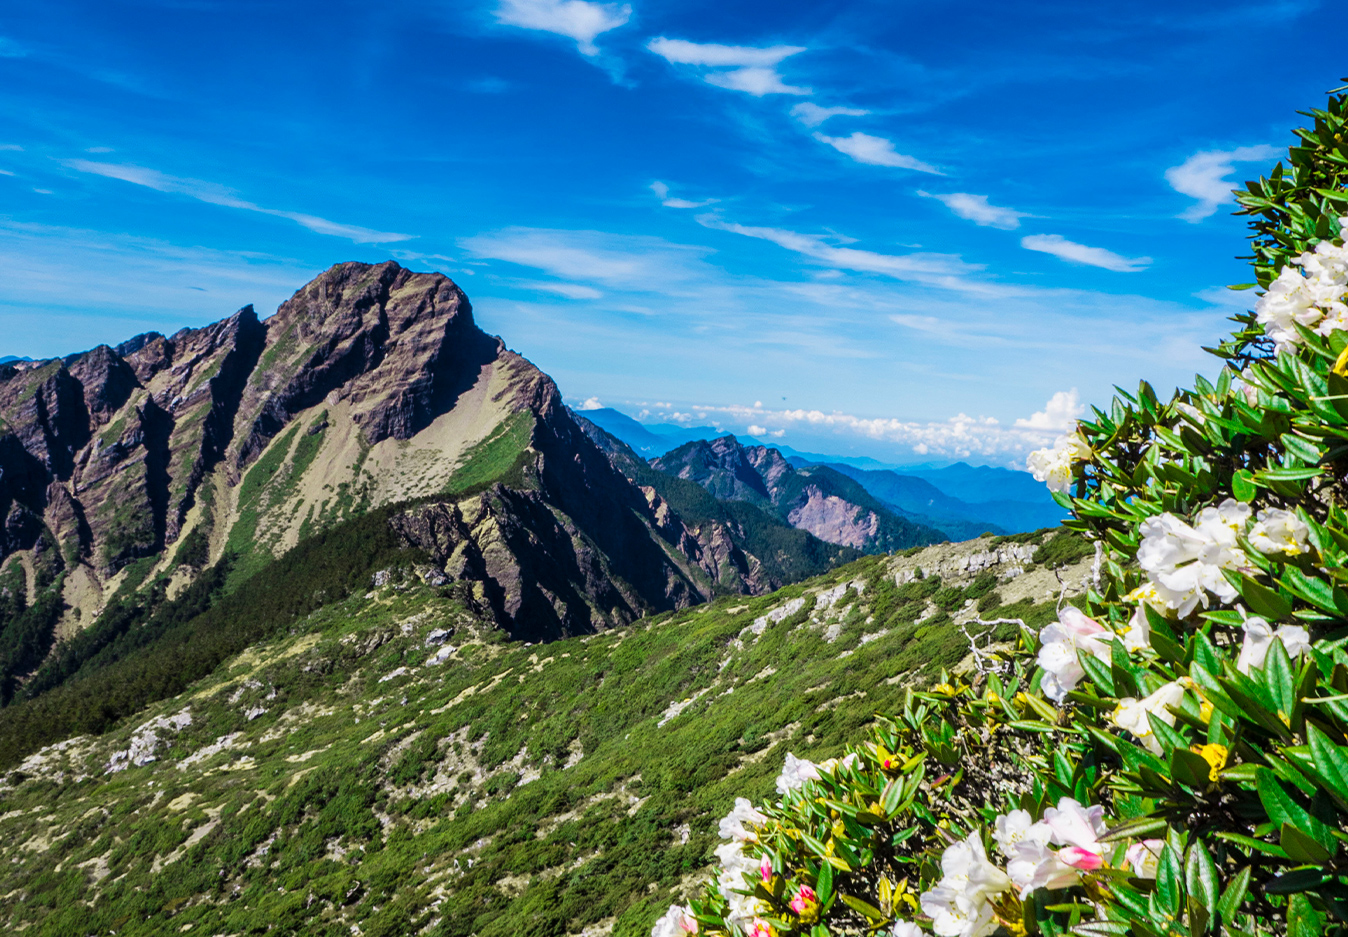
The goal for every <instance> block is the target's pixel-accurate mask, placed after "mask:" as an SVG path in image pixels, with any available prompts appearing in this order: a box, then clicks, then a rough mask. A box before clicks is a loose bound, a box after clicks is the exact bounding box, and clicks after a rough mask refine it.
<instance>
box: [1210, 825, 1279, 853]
mask: <svg viewBox="0 0 1348 937" xmlns="http://www.w3.org/2000/svg"><path fill="white" fill-rule="evenodd" d="M1213 835H1214V836H1216V837H1217V838H1218V839H1221V840H1225V841H1226V842H1228V843H1235V844H1236V845H1237V846H1244V847H1245V848H1246V849H1253V850H1254V851H1255V852H1262V853H1263V854H1264V855H1266V856H1277V857H1278V858H1279V859H1286V858H1287V853H1286V852H1284V851H1283V848H1282V847H1281V846H1275V845H1273V844H1272V843H1266V842H1264V841H1263V840H1262V839H1255V838H1254V837H1253V836H1245V835H1243V834H1241V833H1227V832H1225V831H1223V832H1220V833H1214V834H1213Z"/></svg>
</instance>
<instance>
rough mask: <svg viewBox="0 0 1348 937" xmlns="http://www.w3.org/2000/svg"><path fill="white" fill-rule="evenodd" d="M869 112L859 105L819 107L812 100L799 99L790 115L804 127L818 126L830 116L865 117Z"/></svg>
mask: <svg viewBox="0 0 1348 937" xmlns="http://www.w3.org/2000/svg"><path fill="white" fill-rule="evenodd" d="M869 113H870V111H868V110H865V109H864V108H860V107H820V106H819V105H818V104H815V103H814V102H813V101H801V102H800V103H799V104H797V105H796V106H795V107H793V108H791V116H792V117H794V118H796V120H798V121H800V122H801V123H802V124H804V125H805V126H806V127H818V126H819V125H820V124H822V123H823V122H824V121H826V120H828V119H829V118H832V117H865V116H866V115H867V114H869Z"/></svg>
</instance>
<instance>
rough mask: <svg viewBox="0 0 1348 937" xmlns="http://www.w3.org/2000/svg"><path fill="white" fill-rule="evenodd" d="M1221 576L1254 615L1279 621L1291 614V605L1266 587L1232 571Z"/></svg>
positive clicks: (1223, 571) (1224, 571)
mask: <svg viewBox="0 0 1348 937" xmlns="http://www.w3.org/2000/svg"><path fill="white" fill-rule="evenodd" d="M1222 575H1224V576H1225V577H1226V580H1227V581H1228V582H1229V583H1231V585H1232V586H1233V587H1234V588H1235V590H1236V591H1237V592H1239V593H1240V596H1241V598H1243V599H1244V600H1245V602H1246V603H1247V604H1248V605H1249V606H1250V611H1252V612H1254V613H1255V614H1256V615H1262V616H1264V617H1265V618H1267V619H1269V620H1270V621H1279V620H1281V619H1284V618H1286V617H1288V616H1289V615H1291V614H1292V606H1291V604H1290V603H1289V602H1288V601H1287V600H1286V599H1284V598H1283V597H1282V596H1281V595H1279V594H1278V593H1277V592H1274V591H1273V590H1272V589H1270V588H1269V587H1268V586H1265V585H1262V584H1261V583H1258V582H1255V581H1254V580H1253V579H1251V578H1250V577H1249V576H1246V575H1244V574H1242V573H1238V572H1236V571H1235V570H1232V569H1224V570H1222Z"/></svg>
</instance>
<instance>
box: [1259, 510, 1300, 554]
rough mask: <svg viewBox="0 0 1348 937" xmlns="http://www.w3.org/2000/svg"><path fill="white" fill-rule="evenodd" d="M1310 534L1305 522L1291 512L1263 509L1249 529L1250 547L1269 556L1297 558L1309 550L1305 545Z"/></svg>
mask: <svg viewBox="0 0 1348 937" xmlns="http://www.w3.org/2000/svg"><path fill="white" fill-rule="evenodd" d="M1310 532H1311V530H1310V528H1309V527H1307V526H1306V522H1305V521H1303V520H1302V519H1301V518H1299V517H1297V516H1296V515H1295V514H1293V513H1292V512H1291V511H1284V510H1282V509H1281V508H1265V509H1264V510H1262V511H1260V512H1259V519H1258V520H1256V521H1255V522H1254V526H1253V527H1251V528H1250V546H1252V547H1254V548H1255V549H1256V550H1258V551H1259V552H1260V553H1263V554H1265V555H1269V556H1271V555H1272V554H1274V553H1285V554H1286V555H1288V556H1297V555H1298V554H1301V553H1305V552H1306V551H1307V550H1309V549H1310V545H1309V544H1307V543H1306V538H1307V537H1308V536H1310Z"/></svg>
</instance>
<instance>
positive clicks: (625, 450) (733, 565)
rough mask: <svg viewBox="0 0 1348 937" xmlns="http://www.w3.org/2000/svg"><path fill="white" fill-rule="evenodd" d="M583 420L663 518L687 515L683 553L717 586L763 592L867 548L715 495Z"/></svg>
mask: <svg viewBox="0 0 1348 937" xmlns="http://www.w3.org/2000/svg"><path fill="white" fill-rule="evenodd" d="M576 420H577V422H578V423H579V424H580V425H581V428H582V429H584V430H585V432H586V433H588V434H589V435H590V437H591V438H592V439H593V440H594V441H595V443H596V444H597V445H598V446H599V448H600V449H602V450H604V452H605V453H606V454H607V455H608V457H609V460H610V461H611V462H612V463H613V466H614V467H615V468H616V469H618V471H620V472H622V473H623V474H624V475H625V476H627V478H628V479H630V480H631V481H632V482H634V483H635V484H637V485H639V486H641V490H642V491H643V492H644V493H645V494H646V498H647V500H648V501H649V502H650V503H651V504H652V506H654V508H655V510H656V515H657V517H660V518H663V517H665V516H674V517H679V518H681V519H682V522H683V525H684V528H685V530H686V532H687V535H688V537H689V538H690V540H691V542H689V543H687V544H686V545H684V547H683V549H684V552H686V553H688V554H689V555H691V556H695V557H697V559H698V563H699V565H700V566H701V568H702V569H703V570H704V571H705V572H706V573H707V575H708V576H709V577H711V579H712V581H713V582H714V583H715V588H716V589H717V591H724V592H738V593H747V594H750V595H762V594H764V593H765V592H769V591H771V590H772V589H775V588H779V587H780V586H781V585H784V584H786V583H789V582H795V581H796V580H798V579H801V578H803V577H805V576H811V575H817V574H818V573H821V572H824V571H826V570H828V569H830V568H832V567H834V566H836V565H838V564H839V563H845V562H849V561H851V560H854V559H857V558H859V557H860V556H861V555H862V553H861V552H860V551H859V550H856V549H853V548H852V547H847V546H839V545H836V544H832V543H826V542H824V541H822V540H820V539H819V538H817V537H815V536H814V535H813V534H811V533H809V532H808V531H804V530H798V529H796V528H795V527H792V526H791V525H790V524H788V523H786V522H785V521H783V520H782V519H781V518H780V517H778V516H777V515H776V513H775V512H772V511H768V510H763V509H761V508H759V507H757V506H755V505H754V504H750V503H748V502H747V501H738V500H722V499H719V498H716V497H713V496H712V495H711V494H710V493H709V492H708V491H707V490H706V489H705V488H703V487H702V486H701V485H699V484H697V483H696V482H693V481H689V480H688V479H683V478H679V477H678V476H676V475H670V474H667V473H665V472H662V471H660V470H658V469H656V468H654V467H653V466H651V465H649V464H648V463H647V462H646V460H644V459H642V458H641V457H640V456H639V455H637V453H636V452H634V451H633V450H632V448H631V447H629V446H628V445H627V444H626V443H624V442H623V441H622V440H620V439H618V438H617V437H615V436H613V435H611V434H609V433H607V432H605V431H604V430H602V429H600V428H599V427H598V426H596V425H595V424H594V423H592V422H590V421H589V420H588V419H586V418H585V417H584V416H577V417H576ZM671 512H672V514H671Z"/></svg>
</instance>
